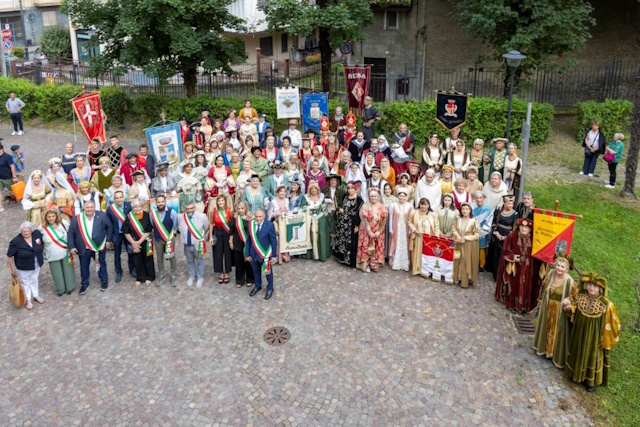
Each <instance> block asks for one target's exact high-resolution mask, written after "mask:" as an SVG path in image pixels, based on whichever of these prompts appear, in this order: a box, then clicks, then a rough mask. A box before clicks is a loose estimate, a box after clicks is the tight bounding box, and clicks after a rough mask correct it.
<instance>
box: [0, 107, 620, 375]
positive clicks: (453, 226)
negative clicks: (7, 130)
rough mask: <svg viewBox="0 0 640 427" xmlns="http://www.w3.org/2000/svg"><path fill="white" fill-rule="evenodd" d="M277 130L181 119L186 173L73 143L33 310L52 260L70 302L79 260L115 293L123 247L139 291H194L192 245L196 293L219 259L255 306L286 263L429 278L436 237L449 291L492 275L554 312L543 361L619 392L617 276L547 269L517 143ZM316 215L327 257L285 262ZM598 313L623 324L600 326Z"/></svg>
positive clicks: (524, 309)
mask: <svg viewBox="0 0 640 427" xmlns="http://www.w3.org/2000/svg"><path fill="white" fill-rule="evenodd" d="M266 119H267V118H266V116H265V115H264V114H258V112H257V111H256V110H255V109H254V108H253V107H252V106H251V102H250V100H247V102H246V103H245V106H244V107H243V108H242V109H241V110H240V112H239V113H238V112H237V111H236V110H231V111H229V112H228V116H227V117H226V118H225V119H224V120H222V119H213V118H211V117H210V116H209V112H208V111H206V110H203V111H202V114H201V117H199V118H198V119H197V120H195V121H194V122H193V124H191V125H189V123H188V121H187V120H186V119H183V120H181V122H180V128H181V138H182V144H183V156H184V158H183V159H182V161H181V162H180V163H179V164H174V165H170V164H167V163H159V164H156V162H155V159H154V157H153V155H151V154H150V152H149V147H148V146H147V145H146V144H142V145H140V147H139V151H138V152H137V153H133V152H131V153H130V152H127V150H126V149H124V148H123V147H121V146H120V144H119V140H118V137H117V136H111V137H110V139H109V141H108V143H107V144H104V145H103V144H101V143H100V141H99V140H94V141H92V142H91V144H90V146H89V148H88V150H87V152H86V153H77V152H76V151H75V149H74V146H73V144H67V146H66V149H65V153H63V154H62V155H61V156H60V157H56V158H52V159H50V160H49V162H48V169H46V170H45V171H44V172H43V171H41V170H33V171H32V172H31V173H30V174H29V176H28V179H27V183H26V187H25V192H24V197H23V199H22V206H23V208H24V210H25V212H26V220H27V221H25V222H24V223H23V224H21V225H20V230H19V234H18V235H17V236H16V237H15V238H14V239H13V240H12V242H11V244H10V247H9V251H8V256H9V259H10V266H11V271H12V272H13V273H14V274H15V275H16V277H18V278H19V279H20V282H21V283H22V284H23V286H24V289H25V294H26V297H27V309H29V310H31V309H32V308H33V303H32V301H35V302H38V303H43V302H44V300H43V299H42V297H40V296H39V293H38V279H37V278H38V272H39V269H40V267H41V266H42V264H43V262H44V261H47V262H48V263H49V267H50V269H51V273H52V277H53V281H54V285H55V289H56V293H57V295H59V296H63V295H65V294H69V293H71V292H72V291H73V290H74V289H75V288H76V278H75V274H74V269H73V265H72V264H73V262H75V261H76V260H77V262H79V264H80V276H81V280H80V294H82V295H83V294H85V293H86V292H87V291H88V289H89V286H90V274H91V270H92V269H94V268H95V269H96V270H97V272H98V278H99V280H100V283H101V288H100V289H101V290H102V291H106V290H107V289H108V287H109V278H108V275H107V268H106V263H107V259H106V252H107V250H108V249H112V250H113V252H114V256H113V258H114V261H113V262H114V265H115V273H116V278H115V282H116V283H120V282H121V281H122V278H123V274H124V271H123V267H122V261H121V256H122V252H123V246H124V249H125V252H126V254H127V269H128V272H129V274H130V275H131V276H132V278H133V281H134V283H135V285H136V286H141V285H150V284H151V283H155V284H156V286H162V284H164V283H165V281H166V278H168V279H169V281H170V283H171V285H172V286H177V285H178V280H177V275H178V271H177V261H176V258H175V246H176V242H177V240H178V239H179V240H180V241H181V244H182V246H183V247H184V254H185V257H186V261H187V271H188V280H187V281H186V285H187V286H194V285H195V287H202V286H203V285H204V283H205V279H206V278H207V276H208V273H207V272H206V270H207V268H206V265H205V264H206V261H205V260H206V258H207V257H208V256H209V255H208V253H209V252H211V257H212V259H213V262H212V267H213V271H214V273H215V274H216V275H217V282H218V283H219V284H224V283H229V282H230V281H231V273H232V271H234V270H235V284H236V286H237V287H238V288H241V287H243V286H245V285H246V286H249V287H252V290H251V292H250V294H249V295H250V296H255V295H256V294H257V293H258V292H259V291H260V290H261V289H262V283H263V279H262V278H263V273H265V277H266V281H267V292H266V295H265V299H270V298H271V297H272V295H273V294H274V283H273V269H272V266H273V264H274V263H287V262H290V261H291V260H292V259H293V258H295V257H300V258H303V259H310V260H316V261H320V262H323V261H326V260H328V259H329V258H331V257H333V258H335V259H336V260H337V261H338V262H340V263H342V264H345V265H346V266H349V267H351V268H357V269H360V270H362V271H364V272H377V271H379V270H380V269H381V268H383V267H384V266H385V265H386V264H388V266H389V267H390V268H391V269H392V270H395V271H406V272H410V273H411V274H413V275H420V274H423V269H422V246H423V238H424V236H425V235H431V236H437V237H445V238H448V239H450V242H451V245H452V247H453V248H454V254H455V256H454V267H453V276H452V280H451V281H449V280H447V281H446V282H447V283H452V284H457V285H460V286H461V287H462V288H468V287H469V286H477V285H478V278H479V273H481V272H484V271H488V272H490V273H492V275H493V279H494V280H495V283H496V287H495V298H496V300H497V301H500V302H502V303H504V304H505V306H506V308H507V309H508V310H511V311H512V312H513V313H523V314H524V313H529V312H531V311H534V309H535V311H537V312H538V314H539V316H538V323H537V325H538V329H537V331H536V336H535V343H534V348H535V349H536V351H537V353H538V354H541V355H545V356H546V357H548V358H552V359H553V362H554V363H555V364H556V366H559V367H566V369H567V372H568V373H569V372H570V373H571V375H572V378H573V379H574V380H575V381H578V382H582V381H587V385H588V386H589V387H592V386H594V385H598V384H601V383H603V382H605V383H606V370H607V369H608V364H607V362H606V360H607V359H606V357H608V349H610V348H611V347H612V346H613V345H615V342H616V341H617V332H618V329H619V321H618V323H617V324H615V323H612V322H615V321H616V320H617V314H616V312H615V307H614V306H613V304H611V303H610V301H608V300H607V299H606V298H605V292H604V291H605V290H606V280H604V279H603V278H600V277H599V276H595V275H592V276H588V275H583V277H581V283H582V284H583V285H584V286H583V288H582V289H580V290H579V289H578V287H577V286H576V285H575V284H574V283H573V280H572V279H571V278H570V276H569V275H568V269H569V261H568V260H567V258H566V257H559V258H558V260H557V261H556V263H555V264H554V265H553V269H551V270H550V271H549V272H548V273H547V272H546V265H545V264H543V263H542V262H540V261H538V260H537V259H535V258H533V257H532V256H531V249H532V229H533V210H534V207H535V205H534V200H533V195H532V194H531V193H530V192H527V191H524V192H523V193H522V194H523V196H522V200H517V197H518V193H519V191H520V186H521V181H520V173H521V170H522V160H521V159H520V158H519V157H518V154H517V146H516V144H515V143H513V142H510V141H507V140H506V139H504V138H494V139H493V140H492V141H491V147H489V148H487V147H485V145H486V144H485V142H484V141H483V140H481V139H475V140H474V141H473V143H472V144H467V143H466V142H465V141H464V140H463V139H462V135H461V130H460V129H453V130H452V131H451V132H450V135H449V137H447V138H444V139H443V138H441V137H440V136H438V135H431V136H430V137H429V138H428V139H427V141H426V145H425V146H424V148H420V150H419V153H418V156H416V155H415V154H414V152H415V151H416V150H417V146H416V141H415V137H414V135H413V133H412V132H411V130H409V129H408V128H407V125H406V124H404V123H403V124H401V125H400V126H399V129H398V131H396V132H395V133H394V134H393V135H392V136H391V137H390V138H387V137H386V136H385V135H379V136H377V137H376V136H375V124H376V122H377V121H378V120H380V119H381V116H380V113H379V112H378V111H377V110H376V109H375V107H373V106H372V105H371V100H370V99H367V101H366V102H365V109H364V113H363V119H362V127H361V128H359V129H358V128H356V123H357V120H356V117H355V116H354V115H353V114H352V113H348V114H346V115H343V113H342V110H341V109H340V108H338V109H336V111H335V113H334V114H332V115H331V116H330V117H323V119H322V120H321V123H320V129H319V132H317V131H316V130H314V129H307V130H305V132H304V133H302V132H300V130H298V129H297V121H296V120H291V121H288V127H287V129H286V130H285V131H284V132H282V134H281V135H280V136H277V135H275V134H274V132H273V128H272V127H271V125H270V124H269V123H268V122H267V121H266ZM389 140H391V142H389ZM1 150H2V146H1V145H0V155H1V153H2V151H1ZM1 161H2V157H0V162H1ZM0 166H1V164H0ZM0 172H2V168H0ZM12 173H15V171H14V170H13V169H12ZM0 178H1V177H0ZM7 184H9V183H7ZM303 211H306V212H308V213H309V218H310V223H309V224H308V231H309V234H310V241H311V248H310V249H309V250H308V251H306V252H304V253H295V254H291V253H287V252H282V251H280V249H279V247H280V245H279V243H280V242H279V239H280V237H279V236H280V235H282V234H281V233H280V232H279V230H281V229H283V227H284V225H283V224H282V220H283V219H284V218H285V216H286V215H287V214H289V213H291V212H294V213H297V212H303ZM285 234H286V233H285ZM178 236H179V237H178ZM165 264H169V265H168V266H167V267H168V270H169V271H168V272H167V270H166V269H165ZM598 290H599V291H600V292H599V293H597V295H596V291H598ZM596 300H597V301H598V302H595V301H596ZM565 313H567V314H565ZM596 314H598V315H602V316H605V317H606V319H607V321H608V323H606V324H605V323H602V324H600V323H597V322H595V321H593V319H594V318H595V317H594V316H595V315H596ZM571 325H573V328H572V327H571ZM603 328H604V329H603ZM605 329H606V331H610V332H611V333H612V334H614V335H615V336H614V337H613V338H611V337H608V336H606V334H605V333H604V331H605ZM596 331H598V333H596ZM600 332H602V335H599V333H600ZM605 337H606V338H605ZM574 340H579V341H580V343H582V342H586V343H588V344H589V346H590V347H589V348H588V349H586V348H584V346H580V345H579V343H578V344H576V343H574ZM604 340H606V342H603V341H604ZM607 346H608V347H607ZM603 352H604V353H605V354H604V357H605V359H603ZM603 360H605V361H604V362H603ZM592 362H593V363H592ZM603 371H604V373H603ZM594 375H595V377H594Z"/></svg>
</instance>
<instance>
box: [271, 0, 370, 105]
mask: <svg viewBox="0 0 640 427" xmlns="http://www.w3.org/2000/svg"><path fill="white" fill-rule="evenodd" d="M264 12H265V14H266V16H267V22H268V25H269V28H270V29H272V30H277V31H285V32H287V33H289V34H292V35H297V36H310V35H311V34H313V33H314V32H315V31H316V29H317V30H318V32H319V43H318V44H319V48H320V55H321V58H322V88H323V90H324V91H325V92H331V52H332V50H333V49H334V48H336V47H339V46H341V45H342V43H344V42H345V41H346V40H349V41H358V40H362V39H363V38H364V32H363V31H362V29H363V28H364V27H365V26H366V25H368V24H370V23H371V22H372V21H373V12H372V11H371V4H370V1H369V0H316V1H315V2H310V1H300V0H268V1H267V3H266V6H265V8H264Z"/></svg>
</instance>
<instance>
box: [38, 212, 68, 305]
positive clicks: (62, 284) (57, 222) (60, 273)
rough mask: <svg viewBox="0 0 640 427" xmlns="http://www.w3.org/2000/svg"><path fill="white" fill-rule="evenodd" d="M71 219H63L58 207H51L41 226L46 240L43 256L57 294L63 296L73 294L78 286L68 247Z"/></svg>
mask: <svg viewBox="0 0 640 427" xmlns="http://www.w3.org/2000/svg"><path fill="white" fill-rule="evenodd" d="M68 229H69V221H67V220H65V219H62V218H61V216H60V214H59V213H58V210H57V209H49V210H47V211H46V212H45V214H44V224H43V225H42V227H40V232H41V233H42V241H43V242H44V251H43V256H44V260H45V261H47V262H48V263H49V270H50V271H51V277H53V283H54V285H55V286H56V294H57V295H58V296H59V297H61V296H62V295H64V294H65V293H66V294H67V295H69V294H71V292H73V290H74V289H75V287H76V274H75V271H74V270H73V258H72V257H71V255H70V254H69V250H68V248H67V230H68Z"/></svg>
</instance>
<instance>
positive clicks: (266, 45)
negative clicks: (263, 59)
mask: <svg viewBox="0 0 640 427" xmlns="http://www.w3.org/2000/svg"><path fill="white" fill-rule="evenodd" d="M260 54H262V55H263V56H273V37H271V36H270V37H261V38H260Z"/></svg>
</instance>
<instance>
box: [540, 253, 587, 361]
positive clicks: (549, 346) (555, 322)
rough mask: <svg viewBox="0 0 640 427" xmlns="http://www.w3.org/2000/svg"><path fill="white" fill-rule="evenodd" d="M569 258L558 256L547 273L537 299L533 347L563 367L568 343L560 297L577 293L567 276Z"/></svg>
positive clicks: (574, 285) (566, 320)
mask: <svg viewBox="0 0 640 427" xmlns="http://www.w3.org/2000/svg"><path fill="white" fill-rule="evenodd" d="M570 265H571V264H570V261H569V259H568V258H567V257H566V256H562V255H558V256H556V259H555V261H554V264H553V268H552V269H551V270H550V271H549V273H547V277H546V279H545V280H544V283H543V285H542V292H541V294H540V299H539V300H538V304H539V305H538V317H537V322H536V333H535V336H534V338H533V348H534V349H535V350H536V354H537V355H538V356H545V357H546V358H547V359H553V364H554V365H556V367H558V368H560V369H562V368H564V364H565V361H566V356H567V343H568V342H569V326H570V325H569V324H568V319H567V318H566V316H565V315H564V313H563V311H562V300H563V299H565V298H570V297H573V296H575V295H576V294H577V293H578V286H576V284H575V282H574V281H573V278H572V277H571V276H569V268H570Z"/></svg>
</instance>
